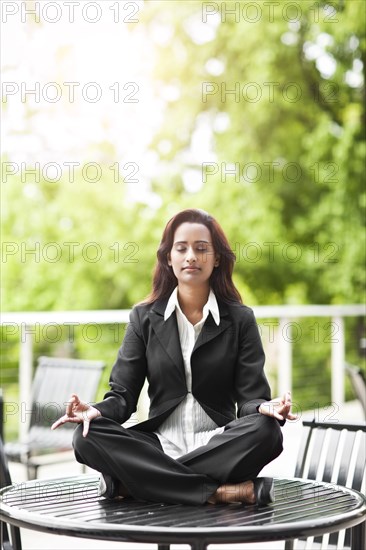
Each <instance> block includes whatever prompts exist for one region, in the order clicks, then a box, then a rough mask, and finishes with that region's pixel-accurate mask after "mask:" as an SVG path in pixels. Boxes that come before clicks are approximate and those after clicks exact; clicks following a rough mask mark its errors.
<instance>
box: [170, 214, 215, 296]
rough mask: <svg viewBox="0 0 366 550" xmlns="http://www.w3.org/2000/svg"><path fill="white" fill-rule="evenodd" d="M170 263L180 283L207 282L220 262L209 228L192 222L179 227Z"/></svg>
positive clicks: (175, 234)
mask: <svg viewBox="0 0 366 550" xmlns="http://www.w3.org/2000/svg"><path fill="white" fill-rule="evenodd" d="M168 264H169V265H170V266H171V267H172V269H173V272H174V275H175V276H176V278H177V279H178V283H181V284H182V283H183V284H191V285H202V284H207V283H208V281H209V279H210V276H211V273H212V271H213V269H214V268H215V267H216V266H218V264H219V257H218V255H217V254H215V251H214V248H213V245H212V239H211V233H210V231H209V229H208V228H207V227H206V226H205V225H203V224H201V223H190V222H184V223H182V224H181V225H180V226H179V227H177V229H176V231H175V233H174V239H173V247H172V249H171V251H170V254H168Z"/></svg>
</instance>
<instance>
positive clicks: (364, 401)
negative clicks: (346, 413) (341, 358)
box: [344, 363, 366, 414]
mask: <svg viewBox="0 0 366 550" xmlns="http://www.w3.org/2000/svg"><path fill="white" fill-rule="evenodd" d="M344 368H345V369H346V373H347V374H348V377H349V379H350V382H351V386H352V389H353V392H354V394H355V396H356V397H357V399H358V400H359V401H360V403H361V405H362V407H363V410H364V412H365V414H366V378H365V373H364V372H363V370H362V369H360V367H357V366H356V365H351V364H350V363H345V365H344Z"/></svg>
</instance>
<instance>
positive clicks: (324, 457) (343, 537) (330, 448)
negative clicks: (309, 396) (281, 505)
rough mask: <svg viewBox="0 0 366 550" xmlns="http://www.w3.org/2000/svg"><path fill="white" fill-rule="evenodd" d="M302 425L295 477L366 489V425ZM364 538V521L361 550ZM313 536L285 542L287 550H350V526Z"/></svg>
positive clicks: (361, 489) (314, 422) (358, 489)
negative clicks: (334, 531)
mask: <svg viewBox="0 0 366 550" xmlns="http://www.w3.org/2000/svg"><path fill="white" fill-rule="evenodd" d="M303 426H304V432H305V433H304V437H303V439H302V441H301V445H300V449H299V454H298V458H297V464H296V469H295V477H300V478H306V479H314V480H318V481H325V482H327V483H329V484H335V485H343V486H345V487H349V488H351V489H356V490H357V491H361V492H365V483H366V481H365V470H366V424H345V423H331V422H316V421H315V420H313V421H304V422H303ZM325 537H327V538H328V541H327V540H326V539H325ZM365 538H366V530H365V523H364V524H363V530H362V535H361V542H360V543H361V546H360V550H361V548H364V547H365ZM312 539H313V540H311V539H310V540H308V539H296V540H295V541H286V544H285V550H298V549H302V548H307V549H308V548H312V549H320V548H327V549H328V550H332V549H334V550H335V549H337V548H342V550H347V549H349V548H350V545H351V535H350V529H347V530H345V531H338V532H336V533H331V534H330V535H323V536H319V537H313V538H312Z"/></svg>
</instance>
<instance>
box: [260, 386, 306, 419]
mask: <svg viewBox="0 0 366 550" xmlns="http://www.w3.org/2000/svg"><path fill="white" fill-rule="evenodd" d="M291 404H292V402H291V393H290V392H286V393H285V395H284V396H283V397H276V398H275V399H272V400H271V401H265V402H264V403H261V405H260V406H259V408H258V411H259V412H260V413H262V414H265V415H267V416H272V417H273V418H277V420H286V419H288V420H296V419H297V415H296V414H292V412H291Z"/></svg>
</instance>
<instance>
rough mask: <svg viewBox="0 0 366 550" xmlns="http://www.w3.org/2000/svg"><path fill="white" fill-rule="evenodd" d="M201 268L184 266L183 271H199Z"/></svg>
mask: <svg viewBox="0 0 366 550" xmlns="http://www.w3.org/2000/svg"><path fill="white" fill-rule="evenodd" d="M199 270H200V268H199V267H191V266H189V267H183V271H199Z"/></svg>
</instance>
